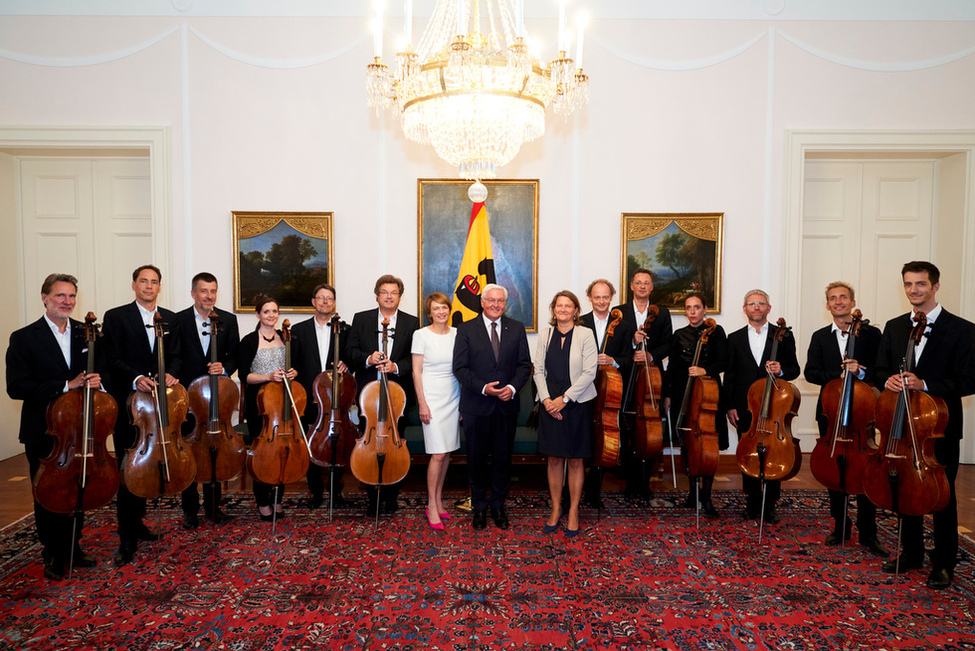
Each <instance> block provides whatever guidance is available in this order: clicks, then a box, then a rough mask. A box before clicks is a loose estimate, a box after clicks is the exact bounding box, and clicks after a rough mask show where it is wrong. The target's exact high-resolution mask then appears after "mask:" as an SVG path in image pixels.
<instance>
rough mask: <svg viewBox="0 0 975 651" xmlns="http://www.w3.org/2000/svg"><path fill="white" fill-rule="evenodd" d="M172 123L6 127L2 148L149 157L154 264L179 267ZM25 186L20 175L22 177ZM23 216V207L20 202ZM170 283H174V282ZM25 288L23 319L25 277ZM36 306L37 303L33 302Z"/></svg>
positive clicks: (24, 300)
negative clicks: (175, 246)
mask: <svg viewBox="0 0 975 651" xmlns="http://www.w3.org/2000/svg"><path fill="white" fill-rule="evenodd" d="M170 142H171V140H170V129H169V127H154V126H143V127H125V126H123V127H52V126H32V127H3V126H0V151H3V152H4V153H8V154H12V155H16V156H77V155H83V156H89V157H97V156H98V155H99V152H105V155H110V154H109V152H111V155H117V153H118V152H119V151H130V152H132V153H138V154H140V155H146V152H148V158H149V183H150V190H149V192H150V210H151V218H152V263H153V264H155V265H157V266H159V267H162V268H163V269H172V268H173V248H172V241H173V215H172V201H171V199H170V197H171V196H172V177H171V168H172V155H171V148H170ZM17 183H18V187H19V178H18V179H17ZM17 214H18V216H19V215H20V205H18V206H17ZM16 237H17V238H18V241H20V240H21V238H22V237H23V233H22V230H21V223H20V219H18V220H17V234H16ZM17 255H18V260H17V268H18V273H22V272H23V264H24V260H23V253H22V252H21V251H20V249H19V247H18V253H17ZM168 285H172V283H169V284H168ZM168 285H165V284H164V285H163V291H162V294H163V295H162V296H161V297H160V301H161V302H163V303H164V304H169V303H170V300H169V299H170V296H169V288H168ZM18 286H19V287H20V289H19V290H18V292H19V293H20V297H19V298H20V300H19V303H20V306H21V312H22V314H21V321H22V322H23V321H24V320H25V319H26V313H25V312H24V311H25V309H26V306H27V304H28V297H27V296H25V295H24V289H23V278H19V279H18ZM31 307H33V306H31Z"/></svg>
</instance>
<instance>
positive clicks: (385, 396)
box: [349, 318, 410, 518]
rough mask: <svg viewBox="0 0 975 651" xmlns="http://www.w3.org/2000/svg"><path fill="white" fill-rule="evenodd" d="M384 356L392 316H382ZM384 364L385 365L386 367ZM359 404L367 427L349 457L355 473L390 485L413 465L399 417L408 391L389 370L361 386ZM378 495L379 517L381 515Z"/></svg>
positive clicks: (374, 482)
mask: <svg viewBox="0 0 975 651" xmlns="http://www.w3.org/2000/svg"><path fill="white" fill-rule="evenodd" d="M382 344H383V346H382V348H383V350H382V359H383V361H385V360H386V356H387V354H388V353H387V348H388V346H389V319H388V318H385V319H383V339H382ZM384 368H385V367H384ZM359 405H360V407H361V410H362V414H363V417H364V418H365V420H366V430H365V432H364V433H363V434H362V436H360V437H359V438H358V440H357V441H356V444H355V448H353V449H352V454H351V456H350V458H349V467H350V468H351V469H352V474H353V475H354V476H355V478H356V479H358V480H359V481H360V482H362V483H363V484H370V485H372V486H388V485H390V484H395V483H396V482H398V481H400V480H402V479H403V477H405V476H406V473H407V472H409V469H410V451H409V449H407V447H406V441H405V440H404V439H403V437H401V436H400V434H399V430H398V428H397V427H396V421H397V420H398V419H399V418H401V417H402V416H403V409H404V407H405V406H406V392H405V391H404V390H403V387H401V386H400V385H398V384H396V383H395V382H393V383H392V384H390V382H389V379H388V378H387V377H386V371H385V370H381V371H380V372H379V379H378V380H373V381H372V382H370V383H369V384H367V385H366V386H364V387H363V388H362V393H361V394H360V396H359ZM378 502H379V500H378V499H377V508H376V517H377V518H378V517H379V509H378Z"/></svg>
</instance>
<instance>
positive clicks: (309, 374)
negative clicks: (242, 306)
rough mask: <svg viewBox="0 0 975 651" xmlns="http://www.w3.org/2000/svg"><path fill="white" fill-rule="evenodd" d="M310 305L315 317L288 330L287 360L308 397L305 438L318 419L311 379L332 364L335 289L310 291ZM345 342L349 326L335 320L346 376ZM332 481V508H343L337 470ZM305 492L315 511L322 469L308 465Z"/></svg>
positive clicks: (320, 493) (322, 492) (322, 287)
mask: <svg viewBox="0 0 975 651" xmlns="http://www.w3.org/2000/svg"><path fill="white" fill-rule="evenodd" d="M311 304H312V306H313V307H314V308H315V316H313V317H312V318H310V319H307V320H305V321H302V322H301V323H299V324H297V325H295V326H294V327H293V328H291V347H292V350H291V361H292V363H293V364H294V369H295V371H297V372H298V382H300V383H301V385H302V386H303V387H304V388H305V393H306V394H307V395H308V406H307V407H305V415H304V416H302V418H301V420H302V421H303V422H304V424H305V431H306V432H308V437H309V439H310V438H311V436H312V431H311V427H313V426H314V424H315V422H316V421H317V420H318V403H317V402H315V401H314V400H313V399H312V396H313V395H314V394H313V393H312V386H313V384H314V382H315V378H317V377H318V376H319V374H320V373H321V372H322V371H331V370H332V368H333V367H334V365H335V351H334V350H332V348H333V346H332V343H333V341H334V333H333V332H332V316H333V315H334V314H335V288H334V287H332V286H331V285H319V286H318V287H316V288H315V290H314V291H313V292H312V298H311ZM348 342H349V325H348V324H347V323H346V322H345V321H339V350H338V354H339V363H338V372H339V373H348V372H349V367H348V366H346V364H345V361H344V360H343V358H344V357H345V347H346V346H347V345H348ZM326 433H327V432H326ZM337 474H338V477H335V478H334V481H335V483H336V486H335V488H334V494H333V495H332V504H333V505H334V506H343V505H344V504H345V500H344V499H342V476H341V469H339V470H338V471H337ZM306 479H307V481H308V490H309V491H310V492H311V506H312V508H318V507H319V506H321V505H322V502H323V501H324V499H325V498H324V495H325V481H324V479H323V477H322V467H321V466H319V465H318V464H316V463H315V462H314V460H313V461H312V462H311V464H309V466H308V474H307V476H306Z"/></svg>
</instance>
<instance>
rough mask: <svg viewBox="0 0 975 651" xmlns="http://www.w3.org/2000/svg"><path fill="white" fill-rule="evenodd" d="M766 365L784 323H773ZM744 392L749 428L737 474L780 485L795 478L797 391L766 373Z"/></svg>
mask: <svg viewBox="0 0 975 651" xmlns="http://www.w3.org/2000/svg"><path fill="white" fill-rule="evenodd" d="M776 326H777V327H776V330H775V334H774V335H773V341H772V353H771V355H770V356H769V361H773V362H774V361H776V358H777V356H778V351H779V344H780V343H781V342H782V341H783V340H784V339H785V336H786V333H787V332H788V331H789V328H787V327H786V325H785V319H779V320H778V322H777V323H776ZM766 375H767V377H766V378H765V379H764V380H756V381H755V382H754V383H753V384H752V386H751V387H750V388H749V389H748V411H750V412H751V414H752V422H751V427H749V428H748V432H746V433H745V434H744V435H741V437H740V440H739V441H738V449H737V450H736V451H735V458H736V460H737V461H738V466H739V467H740V468H741V471H742V472H743V473H745V474H746V475H748V476H749V477H755V478H757V479H760V480H762V481H763V482H764V481H776V480H780V481H784V480H786V479H791V478H793V477H795V476H796V474H798V472H799V468H800V467H801V466H802V451H801V450H800V449H799V439H797V438H795V437H793V436H792V419H793V418H795V416H796V412H797V411H798V409H799V401H800V397H801V396H800V395H799V390H798V389H797V388H796V387H795V386H794V385H793V384H792V383H791V382H786V381H785V380H780V379H778V378H775V377H773V376H772V374H771V373H766Z"/></svg>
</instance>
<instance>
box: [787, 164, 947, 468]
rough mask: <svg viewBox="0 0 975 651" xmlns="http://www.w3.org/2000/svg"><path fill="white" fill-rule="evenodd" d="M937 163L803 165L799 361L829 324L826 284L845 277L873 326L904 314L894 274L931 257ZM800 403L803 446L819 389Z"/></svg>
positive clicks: (807, 387) (810, 438)
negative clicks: (912, 262) (801, 404)
mask: <svg viewBox="0 0 975 651" xmlns="http://www.w3.org/2000/svg"><path fill="white" fill-rule="evenodd" d="M934 181H935V163H934V161H931V160H914V161H894V160H890V161H884V160H807V161H806V163H805V173H804V183H803V204H802V205H803V213H802V275H801V278H802V295H801V299H800V312H799V314H800V318H799V323H798V324H796V326H797V327H796V329H795V333H796V342H797V345H798V353H799V362H800V364H802V365H805V362H806V350H807V349H808V347H809V338H810V336H811V335H812V333H813V332H815V331H816V330H817V329H819V328H821V327H823V326H824V325H827V324H828V323H829V322H830V315H829V312H828V311H827V310H826V295H825V289H826V285H827V284H829V283H830V282H832V281H834V280H844V281H846V282H849V283H850V284H852V285H853V287H854V289H855V291H856V301H857V308H859V309H860V310H861V311H862V312H863V316H864V318H865V319H869V320H870V321H871V322H872V323H873V324H874V325H876V326H877V327H878V328H881V329H883V326H884V323H886V321H887V320H888V319H890V318H893V317H895V316H897V315H898V314H902V313H903V312H906V311H907V310H908V309H909V305H908V304H907V300H906V299H905V297H904V292H903V290H902V289H901V282H900V269H901V266H902V265H903V264H904V263H905V262H908V261H910V260H928V259H930V258H931V245H932V228H933V221H932V220H933V215H934V187H935V184H934ZM799 386H800V389H801V390H802V403H803V406H802V408H801V409H800V411H799V416H798V418H797V419H796V422H795V423H794V424H793V433H794V434H795V435H796V436H798V437H800V439H801V440H802V449H803V450H804V451H806V452H808V451H811V450H812V448H813V446H814V445H815V439H816V437H817V436H818V430H817V429H816V424H815V418H814V416H815V405H816V401H817V398H818V396H819V387H818V386H816V385H813V384H809V383H807V382H805V381H804V380H803V381H802V382H800V384H799Z"/></svg>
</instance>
